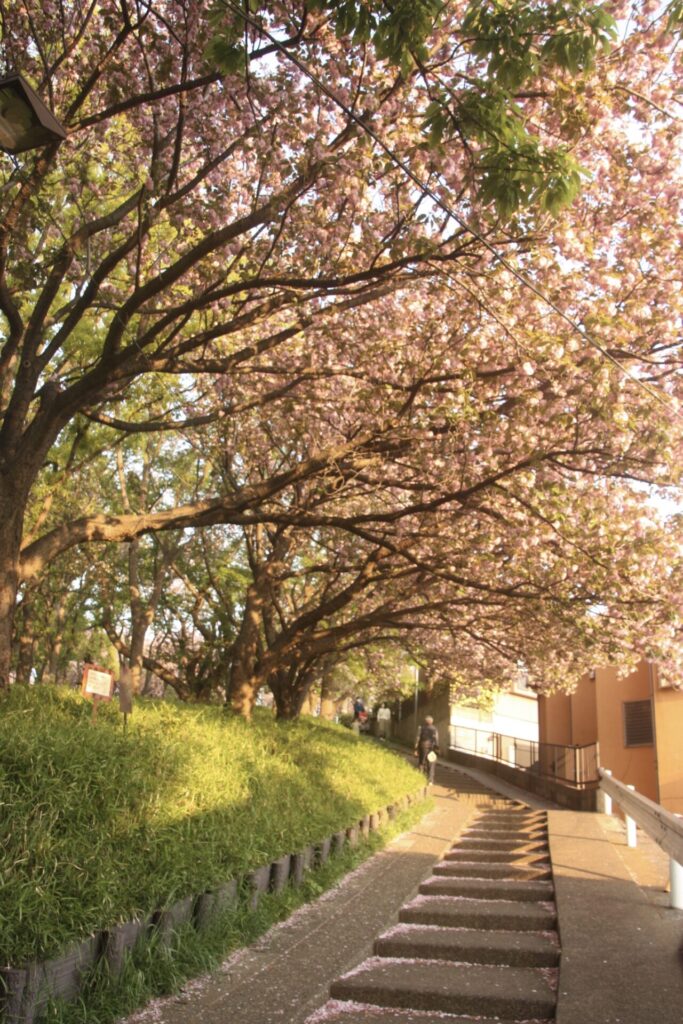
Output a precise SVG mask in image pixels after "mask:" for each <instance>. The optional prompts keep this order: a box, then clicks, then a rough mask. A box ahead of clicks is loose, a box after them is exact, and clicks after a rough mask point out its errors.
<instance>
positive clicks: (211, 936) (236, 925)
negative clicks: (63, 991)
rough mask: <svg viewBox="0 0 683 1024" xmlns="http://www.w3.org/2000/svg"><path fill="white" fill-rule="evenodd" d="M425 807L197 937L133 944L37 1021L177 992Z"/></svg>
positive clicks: (72, 1017) (66, 1022)
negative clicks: (118, 963)
mask: <svg viewBox="0 0 683 1024" xmlns="http://www.w3.org/2000/svg"><path fill="white" fill-rule="evenodd" d="M428 806H429V802H427V804H425V803H424V802H423V803H421V804H419V805H414V806H412V807H411V808H410V809H409V810H408V811H404V812H402V813H401V814H400V815H398V817H397V818H396V819H395V821H392V822H389V823H388V824H387V825H385V826H384V827H383V828H382V829H381V830H380V831H379V832H374V833H371V835H370V837H369V838H368V839H367V840H364V841H362V842H361V843H360V844H359V845H358V846H356V847H354V848H351V847H345V848H344V849H343V850H342V851H341V853H338V854H336V855H335V856H334V857H332V858H331V859H330V860H328V861H327V862H326V863H325V864H323V865H322V866H321V867H319V868H317V869H316V870H315V871H310V872H307V873H306V876H305V878H304V882H303V885H302V886H301V887H300V888H297V889H294V888H291V887H288V888H287V889H285V890H284V891H283V892H281V893H277V894H271V895H266V896H262V897H261V900H260V902H259V905H258V908H257V909H256V910H255V911H254V910H251V909H249V907H248V906H247V905H246V903H245V902H242V903H240V904H238V905H237V906H236V907H235V908H234V909H232V910H230V911H228V912H227V913H225V914H224V915H223V916H222V917H221V918H220V919H218V920H216V921H215V922H214V923H213V925H212V927H211V928H210V929H207V930H206V931H204V932H202V933H201V935H200V934H198V933H197V932H196V931H195V930H194V928H192V926H190V925H187V926H184V927H183V928H180V929H179V930H178V931H177V933H176V934H175V936H174V942H173V944H172V945H171V946H170V947H163V946H160V945H159V944H157V943H155V942H150V943H147V944H146V945H140V946H137V947H136V948H135V950H134V951H133V953H132V955H131V956H130V957H129V958H128V960H127V962H126V965H125V967H124V970H123V971H122V973H121V974H120V975H119V977H118V978H111V977H110V976H109V975H108V973H107V969H106V967H105V966H104V965H103V964H100V965H98V967H96V968H95V970H94V971H93V972H92V974H91V976H90V978H89V979H88V982H87V984H86V986H85V987H84V990H83V993H82V998H81V999H80V1000H79V1001H78V1002H74V1003H70V1004H65V1003H53V1004H52V1005H50V1006H49V1008H48V1010H47V1012H46V1013H45V1016H44V1017H41V1021H43V1020H44V1021H45V1022H46V1024H112V1022H114V1021H117V1020H120V1018H121V1017H122V1016H125V1015H127V1014H129V1013H132V1011H133V1010H135V1009H137V1008H138V1007H140V1006H142V1005H144V1004H145V1003H147V1002H149V1001H150V999H154V998H156V997H159V996H164V995H170V994H171V993H173V992H177V991H178V990H179V989H180V988H181V987H182V985H183V984H184V982H186V981H187V980H188V979H189V978H194V977H197V976H198V975H201V974H204V973H206V972H208V971H211V970H212V969H214V968H215V967H217V966H218V965H219V964H220V963H221V962H222V960H224V959H225V957H226V956H227V955H229V954H230V953H231V952H232V951H234V950H235V949H238V948H239V947H241V946H245V945H248V944H249V943H251V942H253V941H254V940H255V939H257V938H258V936H259V935H262V934H263V933H264V932H266V931H267V930H268V929H269V928H270V927H272V925H273V924H275V923H276V922H277V921H281V920H284V919H285V918H286V917H288V916H289V915H290V914H291V913H292V912H293V911H294V910H296V909H297V908H298V907H300V906H301V905H302V904H303V903H307V902H309V901H310V900H312V899H315V898H316V897H317V896H319V895H320V894H321V893H322V892H324V891H325V890H326V889H328V888H330V886H332V885H334V883H335V882H337V881H338V880H339V879H340V878H341V877H342V876H343V875H345V874H346V873H347V872H348V871H350V870H352V869H353V868H355V867H357V866H358V865H359V864H360V863H362V861H364V860H366V859H367V858H368V857H370V856H371V855H372V854H373V853H375V852H377V850H379V849H381V848H382V847H383V846H384V845H386V843H387V842H388V841H389V839H390V838H391V837H392V836H394V835H398V834H399V833H400V832H402V831H405V830H406V829H408V828H409V827H410V826H411V825H413V824H414V823H415V822H416V821H418V820H419V819H420V818H421V817H422V816H423V815H424V814H425V811H426V809H427V808H428Z"/></svg>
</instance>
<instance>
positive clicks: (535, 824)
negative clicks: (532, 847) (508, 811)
mask: <svg viewBox="0 0 683 1024" xmlns="http://www.w3.org/2000/svg"><path fill="white" fill-rule="evenodd" d="M469 827H470V828H492V829H508V830H515V831H534V830H535V829H541V830H543V831H545V830H546V829H547V828H548V823H547V821H546V820H545V818H475V819H474V820H473V821H471V822H470V825H469Z"/></svg>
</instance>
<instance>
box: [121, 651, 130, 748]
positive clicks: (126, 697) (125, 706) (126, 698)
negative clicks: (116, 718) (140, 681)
mask: <svg viewBox="0 0 683 1024" xmlns="http://www.w3.org/2000/svg"><path fill="white" fill-rule="evenodd" d="M119 710H120V711H121V713H122V714H123V731H124V733H125V732H126V729H127V727H128V715H130V714H132V711H133V682H132V680H131V678H130V669H129V668H127V667H126V666H125V665H124V667H123V668H122V669H121V673H120V675H119Z"/></svg>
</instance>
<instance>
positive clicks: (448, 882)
mask: <svg viewBox="0 0 683 1024" xmlns="http://www.w3.org/2000/svg"><path fill="white" fill-rule="evenodd" d="M418 891H419V892H420V893H421V894H422V895H423V896H468V897H470V898H473V899H478V900H517V901H520V902H522V903H534V902H538V901H540V900H552V899H554V896H555V889H554V887H553V884H552V882H539V881H536V880H534V881H525V880H522V879H517V878H506V879H502V880H501V879H493V878H445V877H443V876H441V877H439V876H438V875H433V876H432V877H431V878H428V879H427V881H426V882H422V884H421V885H420V888H419V890H418Z"/></svg>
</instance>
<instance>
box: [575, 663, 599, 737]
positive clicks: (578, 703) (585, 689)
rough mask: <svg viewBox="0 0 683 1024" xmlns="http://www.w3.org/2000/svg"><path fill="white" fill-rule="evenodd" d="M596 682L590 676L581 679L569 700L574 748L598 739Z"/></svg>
mask: <svg viewBox="0 0 683 1024" xmlns="http://www.w3.org/2000/svg"><path fill="white" fill-rule="evenodd" d="M596 691H597V686H596V680H595V679H592V678H591V676H590V675H584V676H582V677H581V680H580V682H579V685H578V686H577V687H576V689H575V690H574V693H573V694H572V699H571V709H572V711H571V713H572V727H571V728H572V739H571V742H572V743H573V744H574V746H577V747H585V746H587V744H589V743H595V741H596V740H597V738H598V711H597V702H596V696H597V693H596Z"/></svg>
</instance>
